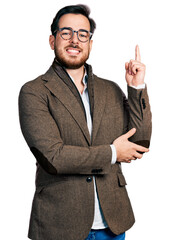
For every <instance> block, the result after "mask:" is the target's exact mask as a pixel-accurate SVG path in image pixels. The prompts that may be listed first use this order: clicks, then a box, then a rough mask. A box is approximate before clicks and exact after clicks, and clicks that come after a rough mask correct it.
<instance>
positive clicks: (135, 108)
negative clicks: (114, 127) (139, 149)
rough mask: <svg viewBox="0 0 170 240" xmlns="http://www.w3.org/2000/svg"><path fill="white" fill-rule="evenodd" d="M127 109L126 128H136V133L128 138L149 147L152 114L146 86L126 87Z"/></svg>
mask: <svg viewBox="0 0 170 240" xmlns="http://www.w3.org/2000/svg"><path fill="white" fill-rule="evenodd" d="M128 109H129V123H128V129H129V130H130V129H132V128H136V133H135V134H134V135H133V136H132V137H131V138H130V141H132V142H135V143H137V144H139V145H142V146H144V147H149V145H150V138H151V131H152V121H151V118H152V115H151V110H150V104H149V97H148V93H147V87H145V88H144V89H134V88H133V87H128Z"/></svg>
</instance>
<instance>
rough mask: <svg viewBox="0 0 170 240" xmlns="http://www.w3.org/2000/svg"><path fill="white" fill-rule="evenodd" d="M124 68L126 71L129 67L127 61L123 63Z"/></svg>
mask: <svg viewBox="0 0 170 240" xmlns="http://www.w3.org/2000/svg"><path fill="white" fill-rule="evenodd" d="M125 69H126V71H127V70H128V69H129V63H128V62H126V63H125Z"/></svg>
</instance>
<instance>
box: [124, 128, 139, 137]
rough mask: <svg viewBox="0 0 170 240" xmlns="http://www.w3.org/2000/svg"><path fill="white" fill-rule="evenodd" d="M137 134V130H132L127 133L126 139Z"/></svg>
mask: <svg viewBox="0 0 170 240" xmlns="http://www.w3.org/2000/svg"><path fill="white" fill-rule="evenodd" d="M135 132H136V128H132V129H131V130H130V131H129V132H127V133H126V134H125V135H124V136H125V137H126V139H128V138H130V137H132V136H133V135H134V134H135Z"/></svg>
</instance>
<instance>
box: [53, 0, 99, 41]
mask: <svg viewBox="0 0 170 240" xmlns="http://www.w3.org/2000/svg"><path fill="white" fill-rule="evenodd" d="M68 13H73V14H82V15H84V16H85V17H86V18H87V19H88V20H89V23H90V32H92V33H94V30H95V29H96V23H95V21H94V20H93V19H92V18H90V17H89V15H90V8H89V7H88V6H86V5H83V4H77V5H70V6H66V7H64V8H62V9H60V10H59V11H58V13H57V14H56V16H55V18H54V19H53V22H52V24H51V33H52V35H54V36H55V35H56V32H55V33H54V31H55V30H56V29H58V27H59V26H58V22H59V20H60V18H61V17H62V16H63V15H65V14H68Z"/></svg>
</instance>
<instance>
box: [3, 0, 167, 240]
mask: <svg viewBox="0 0 170 240" xmlns="http://www.w3.org/2000/svg"><path fill="white" fill-rule="evenodd" d="M77 3H84V4H87V5H89V6H90V8H91V17H93V18H94V19H95V21H96V22H97V30H96V32H95V35H94V38H93V40H94V43H93V50H92V53H91V56H90V59H89V61H88V62H89V63H90V64H92V66H93V69H94V72H95V73H96V74H97V75H99V76H101V77H104V78H107V79H110V80H113V81H115V82H117V83H118V84H119V85H120V87H121V88H122V89H123V90H124V91H125V92H126V82H125V77H124V74H125V71H124V64H125V62H126V61H129V60H130V59H132V58H134V55H135V45H136V44H139V46H140V50H141V57H142V61H143V63H145V64H146V67H147V71H146V83H147V85H148V91H149V95H150V103H151V108H152V114H153V133H152V141H151V146H150V152H149V153H148V154H146V155H145V156H144V157H143V159H141V160H137V161H135V162H133V163H131V164H123V172H124V174H125V176H126V180H127V183H128V186H127V188H128V192H129V195H130V198H131V201H132V205H133V209H134V212H135V216H136V223H135V225H134V227H133V228H132V229H131V230H129V231H128V232H127V240H143V239H146V240H148V239H154V240H159V239H169V225H170V223H169V215H170V207H169V205H170V194H169V189H170V188H169V183H170V176H169V169H170V163H169V162H170V159H169V149H170V141H169V134H170V130H169V124H170V114H169V109H170V108H169V95H170V83H169V82H170V76H169V69H170V67H169V63H170V59H169V55H170V34H169V24H170V14H169V2H168V0H167V1H166V0H162V1H157V0H154V1H152V0H151V1H150V0H142V1H138V0H128V1H127V0H120V1H118V0H117V1H116V0H105V1H99V0H96V1H94V0H80V1H74V0H73V1H69V0H49V1H44V0H36V1H35V0H29V1H21V0H15V1H12V0H6V1H1V6H0V11H1V12H0V24H1V27H0V32H1V38H0V59H1V64H0V69H1V88H0V98H1V99H0V103H1V107H0V112H1V115H0V128H1V129H0V134H1V135H0V136H1V137H0V141H1V150H0V153H1V164H0V183H1V185H0V186H1V187H0V221H1V222H0V238H1V239H3V240H16V239H17V240H24V239H25V240H26V239H27V229H28V223H29V215H30V210H31V203H32V197H33V193H34V178H35V159H34V157H33V156H32V154H31V153H30V151H29V149H28V147H27V145H26V143H25V140H24V139H23V136H22V134H21V131H20V126H19V120H18V94H19V90H20V88H21V86H22V85H23V84H24V83H25V82H27V81H29V80H32V79H34V78H36V77H37V76H38V75H40V74H42V73H44V72H45V71H46V70H47V69H48V67H49V66H50V64H51V63H52V60H53V57H54V55H53V52H52V51H51V49H50V47H49V44H48V38H49V35H50V25H51V22H52V19H53V18H54V16H55V14H56V12H57V11H58V10H59V9H60V8H61V7H63V6H66V5H70V4H77ZM47 240H48V239H47ZM75 240H76V239H75Z"/></svg>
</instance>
